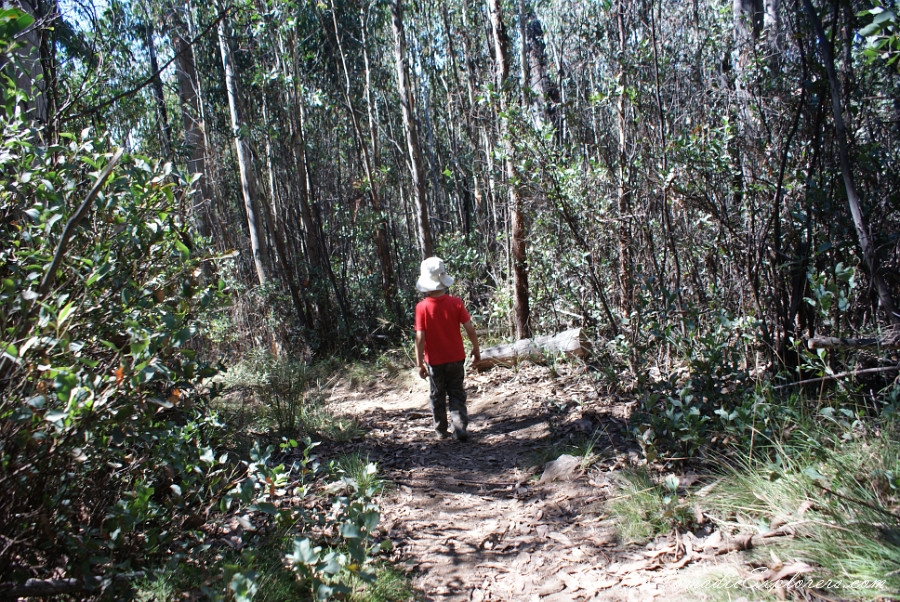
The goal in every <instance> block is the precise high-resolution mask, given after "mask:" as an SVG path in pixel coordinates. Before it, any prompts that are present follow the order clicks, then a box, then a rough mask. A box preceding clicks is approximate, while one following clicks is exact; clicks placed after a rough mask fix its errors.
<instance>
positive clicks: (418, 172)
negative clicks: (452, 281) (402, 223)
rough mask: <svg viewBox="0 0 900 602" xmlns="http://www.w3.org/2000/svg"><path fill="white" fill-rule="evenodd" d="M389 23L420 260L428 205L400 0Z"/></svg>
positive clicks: (428, 248)
mask: <svg viewBox="0 0 900 602" xmlns="http://www.w3.org/2000/svg"><path fill="white" fill-rule="evenodd" d="M391 16H392V20H391V24H392V25H393V30H394V61H395V62H396V64H397V92H398V93H399V95H400V109H401V112H402V114H403V128H404V130H405V132H406V148H407V151H408V152H409V167H410V176H411V177H412V192H413V204H414V206H415V209H416V225H417V226H418V230H417V234H418V240H419V250H420V252H421V254H422V259H425V258H426V257H431V256H432V255H434V249H433V244H432V240H431V227H430V225H429V223H428V205H427V198H426V196H425V194H426V191H425V173H424V169H423V167H422V152H421V149H420V147H419V132H418V128H417V127H416V120H415V115H414V114H413V104H412V95H411V94H410V89H409V81H408V80H409V77H408V71H407V68H406V33H405V32H404V30H403V6H402V0H394V1H393V2H392V3H391Z"/></svg>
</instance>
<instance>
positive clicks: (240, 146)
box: [218, 18, 268, 285]
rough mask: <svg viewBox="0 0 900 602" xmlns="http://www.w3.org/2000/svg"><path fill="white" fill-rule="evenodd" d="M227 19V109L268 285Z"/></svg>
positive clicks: (259, 264)
mask: <svg viewBox="0 0 900 602" xmlns="http://www.w3.org/2000/svg"><path fill="white" fill-rule="evenodd" d="M226 20H227V19H224V18H223V19H222V20H221V21H219V25H218V29H219V50H220V51H221V53H222V65H223V66H224V68H225V87H226V90H227V92H228V108H229V111H230V113H231V129H232V134H233V135H234V146H235V151H236V154H237V161H238V167H239V168H240V172H241V192H242V194H243V197H244V210H245V212H246V214H247V227H248V228H249V230H250V250H251V252H252V253H253V265H254V267H255V269H256V277H257V280H259V283H260V285H264V284H266V282H267V280H268V275H267V271H266V264H267V263H268V261H267V256H266V251H265V247H264V246H263V245H264V244H265V238H264V235H263V230H262V224H261V223H260V221H259V220H258V219H257V215H256V202H257V201H256V188H257V187H256V174H255V171H254V169H253V164H252V160H253V159H252V154H251V153H250V147H249V145H248V144H247V141H246V140H245V139H244V134H243V132H242V129H243V126H244V124H243V121H242V120H241V115H240V112H239V105H238V103H239V102H240V100H239V99H240V96H239V92H238V84H237V76H236V75H235V71H234V65H233V63H232V59H231V48H230V47H229V46H228V39H227V38H226V36H225V23H226Z"/></svg>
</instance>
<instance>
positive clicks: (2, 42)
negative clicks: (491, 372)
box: [0, 0, 900, 602]
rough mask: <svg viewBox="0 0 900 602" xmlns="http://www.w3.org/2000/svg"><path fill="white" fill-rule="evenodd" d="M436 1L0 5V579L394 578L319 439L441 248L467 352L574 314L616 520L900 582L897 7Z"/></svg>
mask: <svg viewBox="0 0 900 602" xmlns="http://www.w3.org/2000/svg"><path fill="white" fill-rule="evenodd" d="M431 4H433V3H424V2H423V3H412V2H407V3H403V2H401V1H400V0H392V1H391V2H383V1H375V0H372V1H369V0H322V1H316V2H302V1H299V0H268V1H265V2H263V1H261V0H260V1H256V0H228V1H222V2H211V3H196V2H185V1H181V0H165V1H159V2H156V1H149V0H109V1H103V2H100V1H98V2H96V5H95V3H94V2H91V1H90V0H84V1H79V2H59V1H57V0H18V1H16V2H11V3H10V2H6V3H4V7H3V8H2V9H0V130H2V140H0V491H2V495H0V597H6V598H12V597H20V598H39V597H49V596H59V597H61V598H63V599H73V600H75V599H79V600H80V599H84V600H113V599H124V598H129V597H132V598H135V599H139V600H157V601H162V600H176V599H181V598H182V597H183V596H185V595H187V596H194V597H196V598H199V599H210V600H227V601H232V600H235V601H237V600H241V601H244V600H251V599H253V600H284V599H298V600H312V599H329V598H332V599H345V600H360V601H362V600H365V601H369V602H373V601H376V600H385V601H389V600H408V599H411V598H412V599H414V598H415V597H416V596H417V595H418V594H417V593H416V592H414V591H412V588H411V586H410V584H409V582H408V577H407V575H406V574H405V573H404V572H403V571H401V570H400V569H399V568H398V567H396V566H392V565H391V564H390V561H389V558H390V554H389V553H390V549H391V546H392V544H391V542H390V540H389V539H386V538H385V537H384V534H383V533H382V532H381V531H380V530H379V524H380V521H381V510H380V507H379V504H380V502H381V499H382V496H383V495H384V493H385V491H388V490H389V488H390V486H391V484H390V483H387V482H385V481H384V480H383V476H382V475H380V474H379V467H378V466H377V465H375V464H374V463H373V462H371V461H370V459H369V458H367V457H364V456H363V455H358V454H357V455H349V456H346V457H322V456H320V455H319V453H318V452H319V450H320V449H322V448H323V447H324V443H325V442H329V443H341V442H343V443H346V442H356V441H359V440H360V439H363V438H365V437H366V436H367V433H366V432H365V429H364V428H363V426H362V425H361V424H360V422H358V421H357V420H356V419H353V418H348V417H346V416H341V415H338V414H335V413H333V412H332V409H331V408H330V407H329V405H328V403H327V398H328V393H327V392H328V391H329V390H330V389H331V388H332V387H333V385H334V383H335V382H336V381H338V380H341V381H345V382H349V383H350V384H351V386H355V385H357V384H359V383H362V382H364V381H366V380H367V379H372V378H378V379H391V378H393V377H395V376H397V375H398V374H401V373H403V372H404V371H406V370H407V369H408V368H409V367H411V366H412V365H413V364H414V363H415V361H414V357H413V352H412V347H413V345H412V341H413V337H414V332H413V330H414V329H413V324H412V316H413V308H414V307H415V303H416V301H417V300H418V297H417V292H416V289H415V282H416V277H417V275H418V266H419V265H420V261H421V260H422V259H423V258H425V257H428V256H432V255H439V256H441V257H442V258H443V259H444V260H445V262H446V264H447V266H448V267H449V271H450V273H452V275H453V277H454V278H455V284H454V286H453V288H452V289H451V291H452V292H453V293H454V294H457V295H458V296H460V297H461V298H462V299H463V300H464V302H465V305H466V307H467V308H468V309H469V311H470V313H471V315H472V318H473V321H474V322H475V324H476V325H477V327H478V329H479V332H480V336H481V339H482V347H486V346H488V345H491V344H494V343H508V342H512V341H514V340H516V339H524V338H533V337H535V336H537V335H551V334H555V333H558V332H560V331H563V330H568V329H575V328H577V329H580V330H579V333H580V337H581V339H582V340H583V341H584V343H585V346H584V350H585V352H586V354H585V357H584V358H583V359H581V360H577V361H580V362H582V364H581V367H582V368H583V369H584V375H583V377H584V378H585V379H586V381H588V382H589V383H590V385H591V387H592V389H593V391H595V392H596V393H597V396H598V397H602V398H604V399H612V400H616V403H622V404H623V405H627V406H628V407H629V408H631V410H630V414H629V415H628V420H627V431H628V432H627V435H628V437H629V438H630V439H629V441H634V442H635V443H636V445H637V446H639V448H640V453H639V454H638V455H637V456H636V457H634V458H630V459H629V462H630V464H629V466H627V469H626V470H624V471H623V472H622V473H621V474H619V475H617V477H618V479H619V480H618V494H617V495H616V496H615V497H614V498H613V499H611V500H609V502H608V509H609V512H610V513H611V514H613V515H615V516H616V517H618V521H619V527H620V539H621V542H622V544H623V545H635V546H636V545H639V544H644V543H646V542H647V541H648V540H651V539H653V538H655V537H658V536H661V535H666V534H674V535H675V536H676V538H677V537H680V536H681V535H682V534H684V533H687V532H689V531H690V532H694V531H698V532H699V531H701V530H707V531H709V530H711V529H715V530H719V531H720V532H721V533H722V534H723V536H727V537H730V538H733V540H734V541H744V542H745V544H748V542H753V541H755V540H754V538H753V536H756V537H757V538H758V539H760V540H764V541H765V542H766V543H765V545H760V546H756V548H757V550H756V551H755V552H754V553H756V554H759V555H760V556H753V558H754V562H759V563H762V562H763V561H762V560H761V557H764V556H767V555H768V558H769V559H770V560H771V558H772V557H773V555H774V556H777V557H778V558H779V562H780V563H781V564H782V565H783V566H782V568H783V569H784V570H788V568H790V570H793V571H795V574H798V575H812V576H820V577H823V578H830V579H833V580H835V581H837V582H839V583H838V585H836V586H834V587H830V586H829V587H824V588H819V589H822V590H823V591H824V592H825V593H826V594H828V595H832V594H833V595H835V596H842V597H845V598H849V599H856V598H858V599H863V598H866V597H877V596H882V597H888V596H891V595H896V592H897V591H900V524H898V523H900V518H898V517H900V466H898V464H900V459H898V454H900V444H898V443H897V441H898V435H900V433H898V429H900V425H898V420H900V417H898V414H900V380H898V378H900V374H898V373H900V355H898V350H900V310H898V309H897V305H896V300H897V299H900V127H898V123H900V102H898V98H900V94H898V90H900V71H898V69H897V65H898V64H900V61H898V56H900V54H898V48H900V43H898V40H900V34H898V13H897V9H896V3H895V2H888V1H883V0H871V2H870V1H865V0H835V1H834V2H824V1H821V0H815V1H813V0H791V1H788V0H783V1H781V2H774V1H766V2H762V0H735V1H734V2H731V1H728V2H725V1H722V0H698V1H696V2H691V3H687V2H663V1H660V0H640V1H633V2H625V1H623V0H606V1H603V2H596V1H589V0H521V1H519V2H511V1H509V0H506V1H503V0H487V1H486V2H467V1H465V0H447V1H446V2H442V3H438V5H439V6H436V7H433V6H431ZM542 359H543V360H544V361H546V362H547V363H548V364H549V365H550V366H551V367H552V369H554V370H555V369H558V368H561V367H562V366H563V365H564V363H565V362H569V361H576V360H571V359H570V358H567V357H564V356H562V355H557V354H554V353H548V354H547V355H546V356H545V357H543V358H542ZM577 403H580V404H581V403H583V404H588V403H589V401H588V400H586V399H585V400H578V402H577ZM552 426H553V425H552V424H551V427H552ZM553 434H554V432H553V430H552V428H551V438H550V439H551V440H549V441H547V446H546V454H540V455H539V457H537V459H536V460H535V462H536V463H541V462H545V461H547V460H550V459H552V457H553V456H557V455H559V454H561V453H568V454H572V455H576V456H578V457H579V458H581V465H580V468H581V469H582V470H585V471H587V470H590V469H591V467H592V466H594V465H595V464H597V463H598V462H600V460H601V459H602V458H603V457H604V454H607V453H611V452H609V450H607V449H606V448H605V447H604V445H605V443H604V441H605V438H604V436H603V432H602V427H601V430H599V431H596V432H589V433H583V435H584V436H583V437H581V438H579V439H570V440H565V441H554V440H553V437H552V435H553ZM687 471H691V474H696V475H700V478H699V480H698V481H697V482H690V483H689V482H687V481H685V480H683V478H682V477H683V476H684V475H685V474H687ZM782 535H786V537H781V536H782ZM741 538H744V539H741ZM748 538H749V539H748ZM745 547H746V548H747V551H751V550H749V548H750V547H751V546H749V545H745ZM851 583H865V584H867V585H866V587H860V588H852V587H850V586H849V585H848V584H851ZM842 587H843V588H847V589H842Z"/></svg>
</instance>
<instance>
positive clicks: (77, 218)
mask: <svg viewBox="0 0 900 602" xmlns="http://www.w3.org/2000/svg"><path fill="white" fill-rule="evenodd" d="M124 152H125V149H124V148H120V149H119V150H118V151H116V154H114V155H113V157H112V159H110V161H109V163H107V164H106V167H105V168H103V171H102V172H101V173H100V177H98V178H97V181H96V182H94V186H93V187H92V188H91V190H90V192H88V195H87V197H85V199H84V201H83V202H82V203H81V206H80V207H78V209H77V210H76V211H75V213H73V214H72V217H70V218H69V221H68V222H66V227H65V228H64V229H63V232H62V236H60V238H59V244H58V245H57V247H56V253H54V254H53V261H51V262H50V266H49V267H48V268H47V271H46V272H45V273H44V277H43V279H42V280H41V285H40V286H39V287H38V295H40V296H44V295H46V294H47V293H48V292H49V291H50V287H51V286H52V284H53V281H54V280H55V279H56V270H58V269H59V266H60V264H61V263H62V259H63V256H64V255H65V254H66V247H67V246H68V244H69V239H70V238H72V235H73V234H74V233H75V228H77V227H78V224H80V223H81V220H83V219H84V217H85V216H86V215H87V213H88V210H89V209H90V208H91V205H92V204H93V202H94V199H95V198H97V195H98V194H100V190H101V189H102V188H103V186H104V185H105V184H106V180H107V178H109V176H110V174H111V173H112V171H113V169H115V167H116V164H117V163H118V162H119V159H121V158H122V154H123V153H124Z"/></svg>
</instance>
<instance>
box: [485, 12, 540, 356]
mask: <svg viewBox="0 0 900 602" xmlns="http://www.w3.org/2000/svg"><path fill="white" fill-rule="evenodd" d="M488 7H489V10H490V14H491V29H492V31H493V37H494V62H495V66H496V74H497V86H498V89H499V91H500V112H501V113H502V115H501V117H500V137H501V139H502V144H503V148H504V150H505V154H506V160H505V162H504V163H505V166H506V178H507V182H508V185H509V206H510V209H509V213H510V238H511V256H512V264H513V320H514V323H515V329H516V338H519V339H526V338H529V337H530V336H531V326H530V324H529V317H530V308H529V291H528V263H527V256H526V246H525V214H524V211H523V208H522V191H521V190H520V185H519V184H518V174H517V173H516V167H515V156H514V155H515V151H514V148H513V144H512V140H511V133H510V127H509V119H508V118H507V117H506V115H507V113H508V111H509V102H510V98H511V92H510V87H511V85H512V82H511V81H510V77H509V38H508V37H507V35H506V26H505V25H504V23H503V13H502V12H501V9H500V0H488Z"/></svg>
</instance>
